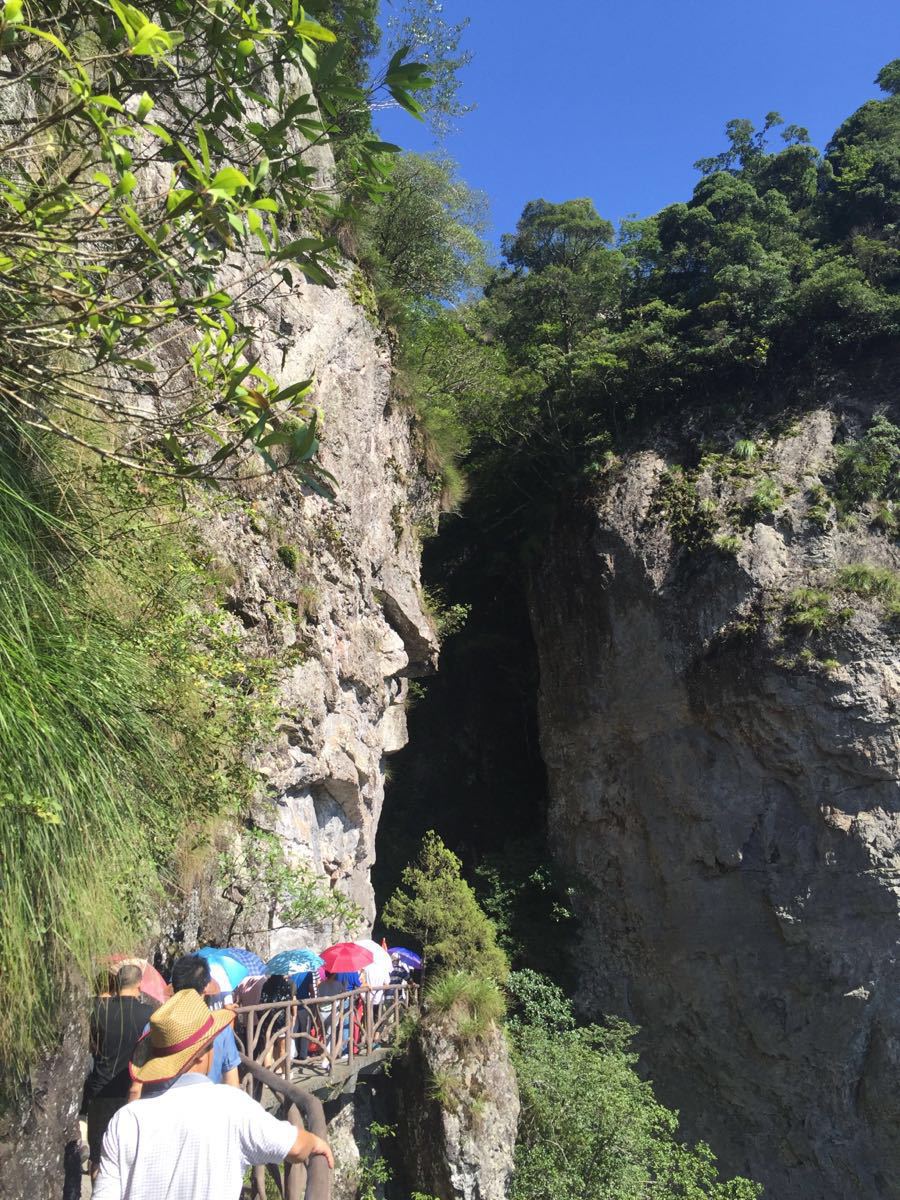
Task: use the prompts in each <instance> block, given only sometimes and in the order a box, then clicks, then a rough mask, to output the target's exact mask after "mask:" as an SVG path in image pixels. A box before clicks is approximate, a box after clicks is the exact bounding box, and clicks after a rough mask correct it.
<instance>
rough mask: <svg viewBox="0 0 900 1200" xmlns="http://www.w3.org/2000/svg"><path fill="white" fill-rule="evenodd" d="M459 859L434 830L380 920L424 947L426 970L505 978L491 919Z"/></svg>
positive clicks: (424, 840)
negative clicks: (463, 871) (481, 905)
mask: <svg viewBox="0 0 900 1200" xmlns="http://www.w3.org/2000/svg"><path fill="white" fill-rule="evenodd" d="M460 868H461V863H460V860H459V859H458V858H457V856H456V855H455V854H454V853H453V851H452V850H448V849H447V847H446V846H445V845H444V843H443V842H442V841H441V839H440V838H439V837H438V836H437V834H436V833H434V831H430V832H428V833H426V835H425V837H424V838H423V839H422V846H421V849H420V850H419V855H418V857H417V859H416V861H415V862H414V863H411V864H410V865H409V866H408V867H406V868H405V869H404V871H403V875H402V877H401V885H400V887H398V888H397V890H396V891H395V892H394V894H393V895H392V896H391V897H390V899H389V900H388V902H387V904H386V905H385V906H384V911H383V913H382V920H383V921H384V923H385V925H387V926H388V927H389V928H390V929H393V930H395V931H396V932H397V933H398V934H405V935H408V936H411V937H413V938H415V939H416V940H417V941H418V942H419V943H420V944H421V946H422V951H423V955H424V957H425V963H426V969H427V970H431V971H433V970H435V969H439V970H449V971H465V972H467V973H468V974H470V975H474V976H477V977H480V978H486V979H494V980H498V981H500V982H502V981H503V980H504V979H505V978H506V975H507V973H508V971H509V965H508V963H507V961H506V955H505V954H504V953H503V951H502V950H501V949H500V947H499V946H498V944H497V934H496V931H495V929H494V926H493V924H492V922H491V921H490V920H489V919H488V917H487V916H486V915H485V913H484V912H483V911H482V909H481V908H480V907H479V904H478V901H477V899H476V898H475V893H474V891H473V890H472V888H471V887H470V886H469V884H468V883H466V881H465V880H464V879H463V878H462V875H461V873H460Z"/></svg>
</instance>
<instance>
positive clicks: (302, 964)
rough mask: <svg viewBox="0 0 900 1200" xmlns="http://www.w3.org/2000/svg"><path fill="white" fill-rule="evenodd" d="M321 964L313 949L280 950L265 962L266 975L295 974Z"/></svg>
mask: <svg viewBox="0 0 900 1200" xmlns="http://www.w3.org/2000/svg"><path fill="white" fill-rule="evenodd" d="M321 966H323V962H322V959H321V958H319V956H318V954H316V952H315V950H282V951H281V953H280V954H276V955H275V957H274V958H270V959H269V961H268V962H267V963H266V967H265V970H266V974H267V975H296V974H298V973H299V972H305V971H311V970H312V969H313V967H321Z"/></svg>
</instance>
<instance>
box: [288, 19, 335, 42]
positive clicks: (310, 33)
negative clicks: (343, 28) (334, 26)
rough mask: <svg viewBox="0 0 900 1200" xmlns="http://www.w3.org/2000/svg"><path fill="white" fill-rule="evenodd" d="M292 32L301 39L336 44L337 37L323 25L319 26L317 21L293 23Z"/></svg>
mask: <svg viewBox="0 0 900 1200" xmlns="http://www.w3.org/2000/svg"><path fill="white" fill-rule="evenodd" d="M294 32H295V33H296V34H298V35H299V36H300V37H302V38H309V39H311V40H312V41H315V42H336V41H337V37H336V36H335V34H333V33H332V32H331V30H330V29H326V28H325V26H324V25H320V24H319V23H318V22H317V21H310V20H304V21H297V22H295V23H294Z"/></svg>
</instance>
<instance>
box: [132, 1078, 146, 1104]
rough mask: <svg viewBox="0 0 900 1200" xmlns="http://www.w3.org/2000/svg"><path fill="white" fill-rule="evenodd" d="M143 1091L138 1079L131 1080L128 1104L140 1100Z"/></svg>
mask: <svg viewBox="0 0 900 1200" xmlns="http://www.w3.org/2000/svg"><path fill="white" fill-rule="evenodd" d="M143 1090H144V1085H143V1084H142V1083H141V1081H140V1080H139V1079H132V1081H131V1087H130V1088H129V1089H128V1103H129V1104H130V1103H131V1102H132V1100H140V1098H141V1092H143Z"/></svg>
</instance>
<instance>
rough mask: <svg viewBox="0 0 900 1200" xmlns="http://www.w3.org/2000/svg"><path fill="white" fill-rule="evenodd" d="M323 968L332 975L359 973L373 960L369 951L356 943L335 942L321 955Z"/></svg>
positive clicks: (373, 956) (372, 955)
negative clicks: (345, 972) (350, 972)
mask: <svg viewBox="0 0 900 1200" xmlns="http://www.w3.org/2000/svg"><path fill="white" fill-rule="evenodd" d="M321 958H322V961H323V962H324V964H325V968H326V970H327V971H329V972H330V973H331V974H332V975H337V974H339V973H340V972H342V971H361V970H362V969H363V967H367V966H368V965H369V963H370V962H372V961H373V960H374V958H375V955H374V954H373V953H372V951H371V950H367V949H366V948H365V946H360V945H358V944H357V943H356V942H336V943H335V945H333V946H329V947H328V949H327V950H323V951H322V954H321Z"/></svg>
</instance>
